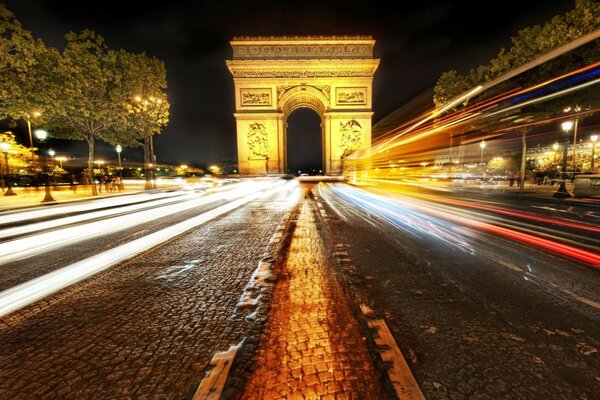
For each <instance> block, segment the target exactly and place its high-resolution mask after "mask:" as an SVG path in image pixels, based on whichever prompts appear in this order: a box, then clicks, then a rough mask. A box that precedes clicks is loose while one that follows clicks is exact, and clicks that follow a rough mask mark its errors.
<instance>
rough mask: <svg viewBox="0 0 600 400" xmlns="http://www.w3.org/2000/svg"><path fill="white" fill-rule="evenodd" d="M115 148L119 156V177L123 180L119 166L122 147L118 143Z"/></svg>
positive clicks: (121, 168) (121, 169)
mask: <svg viewBox="0 0 600 400" xmlns="http://www.w3.org/2000/svg"><path fill="white" fill-rule="evenodd" d="M115 150H117V156H119V179H121V182H123V167H122V166H121V152H122V151H123V147H121V145H120V144H118V145H117V147H116V148H115Z"/></svg>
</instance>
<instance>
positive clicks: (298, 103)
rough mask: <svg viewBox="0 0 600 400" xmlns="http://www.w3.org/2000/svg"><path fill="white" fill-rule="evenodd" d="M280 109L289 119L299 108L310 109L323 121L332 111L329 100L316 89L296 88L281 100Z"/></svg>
mask: <svg viewBox="0 0 600 400" xmlns="http://www.w3.org/2000/svg"><path fill="white" fill-rule="evenodd" d="M278 103H279V109H280V110H281V112H282V113H283V115H284V116H285V119H286V120H287V117H289V115H290V114H291V113H292V112H293V111H294V110H297V109H298V108H310V109H311V110H313V111H315V112H316V113H317V114H319V116H320V117H321V121H322V120H323V118H324V116H325V113H326V112H327V111H329V110H330V108H329V99H328V98H327V97H325V95H324V94H323V93H322V92H321V91H320V90H318V89H317V88H315V87H312V86H306V85H302V86H296V87H293V88H291V89H289V90H287V91H286V92H285V93H283V95H282V96H281V98H280V99H279V102H278Z"/></svg>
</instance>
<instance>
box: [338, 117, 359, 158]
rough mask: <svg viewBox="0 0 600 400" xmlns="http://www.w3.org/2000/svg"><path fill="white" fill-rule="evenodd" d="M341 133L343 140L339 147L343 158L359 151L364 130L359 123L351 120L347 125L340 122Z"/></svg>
mask: <svg viewBox="0 0 600 400" xmlns="http://www.w3.org/2000/svg"><path fill="white" fill-rule="evenodd" d="M340 132H341V133H342V138H341V139H340V144H339V146H340V150H341V151H342V158H344V157H346V156H348V155H349V154H351V153H352V152H354V151H356V150H358V149H359V147H360V146H361V144H362V143H361V141H362V134H363V128H362V126H361V125H360V124H359V123H358V121H356V120H354V119H351V120H350V121H348V122H346V123H345V124H344V123H343V122H340Z"/></svg>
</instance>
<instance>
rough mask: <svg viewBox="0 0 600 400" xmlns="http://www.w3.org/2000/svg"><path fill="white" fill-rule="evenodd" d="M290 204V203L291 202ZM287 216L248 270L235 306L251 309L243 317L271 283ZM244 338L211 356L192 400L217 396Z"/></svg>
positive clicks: (211, 399) (289, 215) (286, 224)
mask: <svg viewBox="0 0 600 400" xmlns="http://www.w3.org/2000/svg"><path fill="white" fill-rule="evenodd" d="M291 204H293V202H292V203H291ZM294 207H295V205H294ZM291 215H292V212H287V213H286V214H285V215H284V216H283V218H282V219H281V222H280V223H279V225H278V226H277V229H276V230H275V233H273V235H272V236H271V239H270V240H269V244H268V245H267V249H266V252H265V253H266V254H267V255H266V256H265V257H263V259H261V260H260V261H259V263H258V267H257V268H256V270H255V271H254V272H253V273H252V276H251V277H250V280H249V282H248V284H247V285H246V287H245V289H244V291H243V293H242V295H241V296H240V301H239V302H238V304H237V309H246V310H248V309H250V310H251V311H253V312H252V313H250V314H249V315H248V316H246V319H253V316H254V315H255V314H256V308H257V307H258V306H259V305H260V297H261V292H262V290H263V289H264V288H265V287H266V285H271V284H272V283H271V281H272V278H273V274H272V268H273V266H274V263H275V260H276V258H277V256H278V255H279V254H281V253H282V252H283V251H284V250H285V247H283V246H281V244H282V243H281V241H282V239H284V238H285V237H286V234H290V233H291V232H288V228H289V223H290V218H291ZM236 311H237V310H236ZM244 341H245V338H244V339H243V340H242V341H241V342H240V343H239V344H237V345H235V346H231V347H230V348H229V350H227V351H225V352H218V353H216V354H215V355H214V356H213V358H212V360H211V362H210V365H211V366H212V369H211V370H210V371H209V372H208V373H207V375H206V376H205V377H204V379H202V381H201V382H200V385H198V389H197V391H196V394H195V395H194V397H193V400H218V399H219V397H220V396H221V393H222V392H223V390H224V388H225V383H226V381H227V377H228V374H229V372H230V370H231V365H232V364H233V361H234V358H235V355H236V354H237V352H238V350H239V349H240V348H241V347H242V345H243V343H244Z"/></svg>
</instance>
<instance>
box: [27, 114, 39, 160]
mask: <svg viewBox="0 0 600 400" xmlns="http://www.w3.org/2000/svg"><path fill="white" fill-rule="evenodd" d="M40 115H42V113H41V112H39V111H34V112H32V113H31V116H30V115H29V114H25V117H26V121H27V131H28V132H29V150H30V151H31V168H32V169H35V156H34V153H33V136H31V117H39V116H40Z"/></svg>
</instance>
